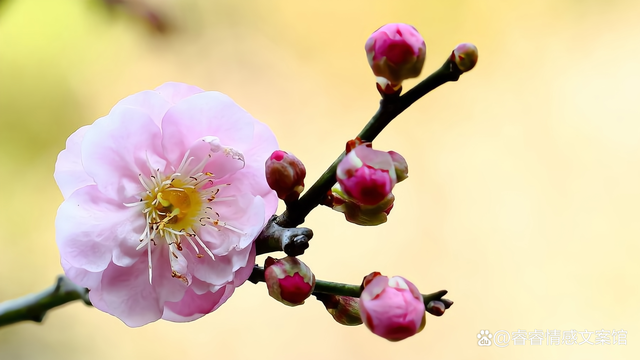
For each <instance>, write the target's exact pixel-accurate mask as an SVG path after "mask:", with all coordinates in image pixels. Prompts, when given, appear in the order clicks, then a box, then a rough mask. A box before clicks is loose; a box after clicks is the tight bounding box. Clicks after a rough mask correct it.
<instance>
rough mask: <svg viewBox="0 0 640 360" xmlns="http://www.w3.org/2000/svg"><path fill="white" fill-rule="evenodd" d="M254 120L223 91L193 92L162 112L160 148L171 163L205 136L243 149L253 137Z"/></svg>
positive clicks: (180, 158) (176, 160)
mask: <svg viewBox="0 0 640 360" xmlns="http://www.w3.org/2000/svg"><path fill="white" fill-rule="evenodd" d="M254 122H255V120H254V119H253V117H251V115H249V114H248V113H247V112H246V111H245V110H244V109H242V108H241V107H240V106H238V105H237V104H236V103H235V102H233V100H231V98H229V97H228V96H226V95H224V94H221V93H218V92H204V93H200V94H196V95H193V96H190V97H188V98H185V99H183V100H181V101H180V102H178V103H177V104H176V105H175V106H174V107H172V108H171V109H169V111H167V113H166V114H165V117H164V119H163V121H162V133H163V138H162V147H163V149H164V152H165V154H167V159H168V160H169V161H170V162H171V163H172V164H176V163H178V164H179V163H180V161H182V157H183V156H184V154H185V152H186V151H187V149H188V148H189V147H190V146H191V145H192V144H193V143H194V142H195V141H197V140H198V139H201V138H203V137H205V136H215V137H217V138H219V139H220V142H221V143H222V144H229V145H232V146H233V147H234V148H236V149H239V150H240V151H243V150H244V149H245V148H247V147H248V146H249V145H250V142H251V140H252V138H253V127H254Z"/></svg>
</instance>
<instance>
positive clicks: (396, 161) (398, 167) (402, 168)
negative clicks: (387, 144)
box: [388, 151, 409, 182]
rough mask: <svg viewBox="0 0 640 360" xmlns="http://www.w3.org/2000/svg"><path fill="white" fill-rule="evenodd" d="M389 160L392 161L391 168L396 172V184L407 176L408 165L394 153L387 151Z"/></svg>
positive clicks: (400, 156)
mask: <svg viewBox="0 0 640 360" xmlns="http://www.w3.org/2000/svg"><path fill="white" fill-rule="evenodd" d="M388 153H389V155H391V160H393V168H394V169H395V171H396V179H397V181H398V182H400V181H403V180H405V179H406V178H407V177H408V176H409V165H408V164H407V160H405V159H404V157H403V156H402V155H400V154H398V153H397V152H395V151H389V152H388Z"/></svg>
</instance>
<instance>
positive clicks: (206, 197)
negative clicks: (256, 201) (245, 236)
mask: <svg viewBox="0 0 640 360" xmlns="http://www.w3.org/2000/svg"><path fill="white" fill-rule="evenodd" d="M210 158H211V154H209V156H208V157H206V158H205V159H203V160H202V162H201V163H200V164H198V165H196V166H195V167H191V166H190V163H191V161H192V160H193V158H192V157H189V153H188V152H187V154H186V155H185V157H184V159H183V161H182V163H181V164H180V166H179V167H178V169H175V170H174V172H173V174H171V175H169V176H167V175H165V174H163V173H162V172H161V171H160V170H159V169H153V168H152V167H151V165H150V164H149V163H148V166H149V168H150V169H151V175H150V176H149V177H145V176H143V175H142V174H139V175H138V178H139V179H140V183H141V184H142V186H143V187H144V189H145V191H144V192H143V193H141V199H140V202H136V203H132V204H125V205H126V206H143V209H142V214H144V216H145V219H146V223H147V226H146V227H145V229H144V231H143V233H142V234H141V235H140V244H139V245H138V247H137V248H136V250H139V249H142V248H143V247H147V253H148V262H149V282H150V283H151V281H152V263H151V245H152V244H153V245H154V246H156V245H158V244H156V240H158V241H161V240H164V242H165V243H166V244H167V245H168V246H169V261H170V262H171V270H172V273H171V276H172V277H174V278H177V279H180V280H182V281H183V282H184V283H186V284H187V285H188V284H189V283H190V282H191V275H190V274H188V271H187V260H186V258H185V257H184V256H183V255H182V251H183V246H182V245H183V241H185V240H186V241H187V242H188V243H189V244H190V245H191V246H192V247H193V249H194V250H195V253H196V257H197V258H202V257H203V255H202V254H201V253H200V250H202V251H204V252H205V253H206V254H207V255H209V256H210V257H211V258H212V259H213V260H215V257H214V255H213V253H212V252H211V250H210V249H209V248H208V247H207V246H206V245H205V244H204V242H203V241H202V240H201V239H200V237H199V236H198V232H196V230H195V229H197V228H201V227H203V226H210V227H213V228H214V229H215V230H217V231H221V230H222V228H224V229H227V230H231V231H234V232H238V233H243V232H242V231H240V230H238V229H236V228H235V227H233V226H231V225H228V224H227V223H226V222H224V221H222V220H220V214H219V213H217V212H215V211H214V208H213V203H214V202H216V201H225V200H231V199H232V198H221V197H218V196H217V195H218V193H219V192H220V189H221V188H223V187H225V186H228V185H230V184H220V185H214V181H213V179H214V176H213V174H211V173H208V172H203V168H204V166H205V164H206V163H207V162H208V161H209V160H210Z"/></svg>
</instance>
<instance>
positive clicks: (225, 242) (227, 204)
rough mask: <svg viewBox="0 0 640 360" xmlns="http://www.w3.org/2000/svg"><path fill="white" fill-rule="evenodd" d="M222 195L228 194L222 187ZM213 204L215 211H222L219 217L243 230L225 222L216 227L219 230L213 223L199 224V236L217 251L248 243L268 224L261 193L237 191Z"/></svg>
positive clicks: (216, 253)
mask: <svg viewBox="0 0 640 360" xmlns="http://www.w3.org/2000/svg"><path fill="white" fill-rule="evenodd" d="M225 189H226V188H225ZM220 196H221V197H226V194H225V193H224V192H222V191H221V192H220ZM211 206H212V207H213V211H215V212H217V213H218V214H220V220H222V221H224V222H225V223H227V224H228V225H229V226H232V227H233V228H235V229H238V230H240V231H241V232H238V231H235V230H231V229H228V228H225V227H222V226H218V227H217V229H219V231H218V230H216V228H214V227H211V226H203V227H200V228H199V229H198V233H199V234H200V239H202V241H204V242H205V244H206V245H207V247H208V248H209V250H211V252H212V253H213V254H214V255H225V254H227V253H228V252H229V251H230V250H232V249H235V248H245V247H247V246H248V245H249V244H250V243H251V242H252V241H253V240H254V239H255V238H256V237H257V236H258V234H259V233H260V231H261V230H262V227H263V226H264V224H265V222H264V211H265V210H264V201H263V199H262V198H261V197H253V196H251V195H249V194H246V193H245V194H237V195H234V196H233V198H232V199H230V200H226V201H219V202H216V201H214V202H213V203H212V204H211Z"/></svg>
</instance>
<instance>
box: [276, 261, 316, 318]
mask: <svg viewBox="0 0 640 360" xmlns="http://www.w3.org/2000/svg"><path fill="white" fill-rule="evenodd" d="M264 279H265V282H266V283H267V289H268V290H269V295H270V296H271V297H272V298H274V299H276V300H278V301H280V302H281V303H283V304H285V305H289V306H297V305H302V304H304V301H305V300H306V299H307V298H308V297H309V296H311V293H312V292H313V289H314V288H315V286H316V277H315V275H313V273H312V272H311V269H309V267H308V266H307V265H306V264H305V263H303V262H302V261H300V260H298V259H297V258H295V257H291V256H287V257H286V258H284V259H280V260H277V259H274V258H272V257H270V256H269V257H267V259H266V260H265V263H264Z"/></svg>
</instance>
